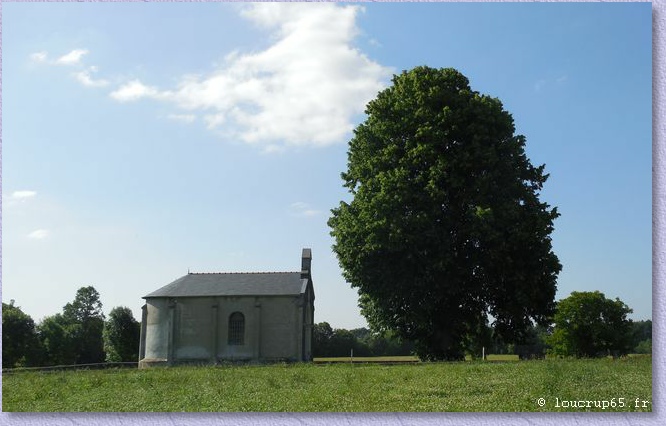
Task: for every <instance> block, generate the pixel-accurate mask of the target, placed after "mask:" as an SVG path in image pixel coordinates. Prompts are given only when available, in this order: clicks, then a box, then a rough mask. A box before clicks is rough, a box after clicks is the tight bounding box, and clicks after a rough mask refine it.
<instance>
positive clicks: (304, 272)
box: [301, 248, 312, 278]
mask: <svg viewBox="0 0 666 426" xmlns="http://www.w3.org/2000/svg"><path fill="white" fill-rule="evenodd" d="M311 268H312V250H311V249H309V248H304V249H303V254H302V255H301V278H310V277H311V276H312V275H311V272H312V269H311Z"/></svg>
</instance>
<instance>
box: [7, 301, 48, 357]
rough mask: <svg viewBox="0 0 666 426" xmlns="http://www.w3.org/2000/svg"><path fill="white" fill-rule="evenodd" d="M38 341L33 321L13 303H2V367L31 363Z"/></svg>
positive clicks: (35, 355)
mask: <svg viewBox="0 0 666 426" xmlns="http://www.w3.org/2000/svg"><path fill="white" fill-rule="evenodd" d="M38 351H39V341H38V339H37V332H36V331H35V321H33V319H32V318H31V317H30V315H28V314H26V313H24V312H23V311H22V310H21V309H20V308H19V307H18V306H14V303H13V301H12V303H9V304H6V303H3V304H2V368H13V367H16V366H29V365H33V364H34V363H35V362H36V361H37V360H36V358H37V357H38Z"/></svg>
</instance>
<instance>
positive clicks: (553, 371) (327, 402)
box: [2, 356, 652, 412]
mask: <svg viewBox="0 0 666 426" xmlns="http://www.w3.org/2000/svg"><path fill="white" fill-rule="evenodd" d="M651 362H652V358H651V357H649V356H648V357H632V358H625V359H619V360H612V359H598V360H556V359H552V360H541V361H525V362H481V361H474V362H456V363H417V364H404V365H381V364H350V363H339V364H321V365H315V364H293V365H285V364H279V365H270V366H252V365H247V366H220V367H185V366H183V367H172V368H154V369H147V370H134V369H115V370H90V371H60V372H49V373H43V372H19V373H12V374H5V375H4V376H3V381H2V393H3V397H2V404H3V411H124V412H128V411H129V412H145V411H194V412H196V411H264V412H266V411H270V412H280V411H336V412H341V411H354V412H364V411H574V412H578V411H651V410H652V406H651V404H648V405H647V407H646V408H643V407H642V403H640V404H639V407H636V406H635V399H636V398H639V399H640V400H641V401H642V400H646V401H650V402H651V401H652V366H651ZM539 398H544V401H545V404H544V406H543V407H541V406H539V405H538V403H537V402H538V399H539ZM556 398H558V399H559V401H560V402H559V405H560V406H559V407H557V406H556V404H557V401H558V400H557V399H556ZM613 398H615V405H616V406H615V407H612V406H611V401H612V399H613ZM619 398H624V399H623V400H622V402H623V403H624V405H625V406H624V407H619V405H620V401H621V400H620V399H619ZM571 400H575V401H580V400H583V401H608V406H607V407H606V410H602V408H601V407H599V408H595V407H594V404H593V403H592V406H591V407H590V408H586V407H585V408H575V407H570V406H569V407H564V406H563V402H562V401H571ZM568 405H570V404H568Z"/></svg>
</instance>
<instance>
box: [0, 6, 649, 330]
mask: <svg viewBox="0 0 666 426" xmlns="http://www.w3.org/2000/svg"><path fill="white" fill-rule="evenodd" d="M2 25H3V26H2V300H3V301H4V302H8V301H9V300H10V299H14V300H15V303H16V305H18V306H20V307H21V308H22V309H23V310H24V311H25V312H26V313H28V314H30V315H31V316H32V317H33V318H34V319H35V320H36V321H39V320H40V319H42V318H43V317H44V316H47V315H52V314H55V313H57V312H60V311H61V309H62V306H63V305H65V304H66V303H68V302H69V301H71V300H72V299H73V297H74V295H75V293H76V290H77V289H78V288H79V287H82V286H87V285H93V286H95V288H96V289H97V290H98V291H99V292H100V294H101V297H102V302H103V303H104V307H105V311H106V312H107V313H108V312H109V311H110V310H111V308H113V307H114V306H128V307H130V308H131V309H132V310H133V311H134V314H135V316H136V317H137V318H140V316H139V315H140V308H141V305H142V304H143V300H142V299H141V297H142V296H144V295H146V294H148V293H150V292H151V291H153V290H155V289H157V288H159V287H161V286H163V285H165V284H168V283H169V282H171V281H173V280H175V279H177V278H178V277H180V276H182V275H184V274H185V273H187V271H188V269H189V270H191V271H196V272H204V271H206V272H214V271H220V272H225V271H291V270H298V269H299V268H300V251H301V248H303V247H311V248H312V250H313V274H314V284H315V292H316V296H317V300H316V302H315V307H316V311H315V321H316V322H321V321H328V322H329V323H330V324H331V325H332V326H333V327H336V328H337V327H340V328H355V327H360V326H364V325H365V321H364V319H363V318H362V317H361V316H360V314H359V310H358V308H357V300H356V299H357V295H356V291H355V290H353V289H351V288H350V286H349V284H347V283H345V282H344V279H343V278H342V276H341V272H340V269H339V267H338V265H337V260H336V259H335V256H334V255H333V253H332V250H331V244H332V243H333V241H332V239H331V237H330V236H329V229H328V227H327V225H326V221H327V219H328V216H329V210H330V209H331V208H333V207H335V206H337V204H338V203H339V201H340V200H343V199H345V200H348V199H349V195H348V194H347V193H346V192H345V190H344V189H343V188H342V181H341V179H340V172H342V171H343V170H345V167H346V161H347V159H346V149H347V146H346V144H347V142H348V140H349V138H350V136H351V130H352V129H353V128H354V127H355V126H356V125H357V124H359V123H360V122H361V121H362V120H363V118H364V116H363V111H364V106H365V104H366V103H367V102H368V101H369V100H371V99H373V98H374V97H375V95H376V94H377V92H378V91H379V90H381V89H382V88H384V87H386V85H387V84H389V82H390V78H391V76H392V75H393V74H394V73H397V72H400V71H402V70H405V69H410V68H412V67H414V66H417V65H428V66H431V67H454V68H457V69H458V70H460V71H461V72H463V74H465V75H466V76H467V77H468V78H469V79H470V83H471V86H472V88H473V89H474V90H477V91H479V92H482V93H485V94H488V95H491V96H495V97H498V98H499V99H500V100H501V101H502V102H503V104H504V106H505V108H506V109H507V110H508V111H509V112H511V113H512V114H513V117H514V119H515V123H516V127H517V132H518V133H520V134H523V135H525V136H526V138H527V153H528V156H529V157H530V159H531V160H532V162H533V164H542V163H545V164H546V170H547V172H549V173H550V175H551V177H550V179H549V180H548V182H547V183H546V186H545V188H544V190H543V192H542V199H543V200H544V201H546V202H548V203H550V204H551V205H554V206H557V207H558V209H559V211H560V213H561V214H562V216H561V217H560V218H559V219H558V220H557V221H556V223H555V227H556V231H555V233H554V234H553V244H554V250H555V252H556V254H557V255H558V256H559V258H560V261H561V263H562V264H563V268H564V269H563V271H562V273H561V274H560V277H559V282H558V293H557V299H560V298H563V297H566V296H568V295H569V294H570V293H571V292H572V291H592V290H600V291H602V292H603V293H605V294H606V296H607V297H610V298H615V297H619V298H620V299H621V300H623V301H624V302H625V303H627V304H628V305H629V306H630V307H631V308H632V309H633V310H634V314H633V315H632V318H634V319H647V318H651V306H652V297H651V292H652V217H651V215H652V170H651V166H652V127H651V126H652V110H651V107H652V62H651V57H652V44H651V42H652V33H651V5H650V4H649V3H633V4H631V3H629V4H608V3H589V4H580V3H576V4H544V3H540V4H501V3H500V4H445V3H444V4H432V3H430V4H376V3H363V4H352V5H349V4H305V5H303V4H300V5H280V4H228V3H153V4H151V3H102V4H99V3H70V4H63V3H3V4H2Z"/></svg>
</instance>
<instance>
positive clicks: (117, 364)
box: [2, 362, 139, 374]
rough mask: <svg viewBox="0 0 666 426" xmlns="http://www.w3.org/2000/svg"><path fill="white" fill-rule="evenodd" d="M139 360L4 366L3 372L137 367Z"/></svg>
mask: <svg viewBox="0 0 666 426" xmlns="http://www.w3.org/2000/svg"><path fill="white" fill-rule="evenodd" d="M138 366H139V363H138V362H98V363H95V364H74V365H49V366H43V367H19V368H3V369H2V374H11V373H20V372H22V371H43V372H49V371H64V370H102V369H105V368H137V367H138Z"/></svg>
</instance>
